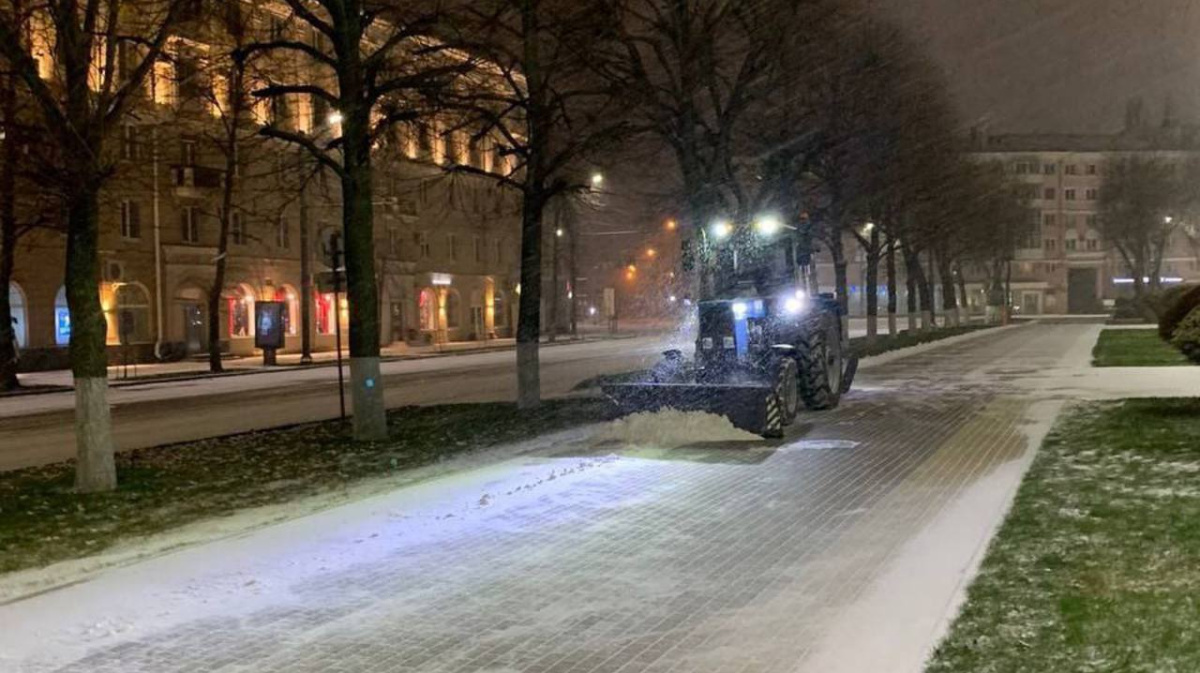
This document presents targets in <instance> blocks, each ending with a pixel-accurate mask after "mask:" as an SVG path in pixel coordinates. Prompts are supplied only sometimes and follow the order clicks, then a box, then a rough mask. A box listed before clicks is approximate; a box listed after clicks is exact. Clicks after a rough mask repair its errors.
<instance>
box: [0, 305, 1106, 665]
mask: <svg viewBox="0 0 1200 673" xmlns="http://www.w3.org/2000/svg"><path fill="white" fill-rule="evenodd" d="M1091 329H1092V327H1091V326H1087V325H1035V326H1030V327H1022V328H1018V329H1013V330H1004V331H996V332H994V333H985V334H984V335H982V336H979V337H975V338H971V339H964V340H961V341H956V342H954V343H951V344H947V345H944V346H943V347H940V348H932V349H927V350H923V351H920V352H915V353H912V354H909V355H908V356H907V357H902V358H897V359H892V360H890V361H886V362H882V363H881V364H879V365H878V366H872V367H869V368H867V369H866V370H865V371H864V372H863V373H862V377H863V378H862V386H861V388H860V389H859V390H858V391H856V392H854V393H852V394H851V395H850V396H848V398H847V399H846V400H845V403H844V404H843V406H842V407H841V408H840V409H838V410H837V411H834V412H829V413H824V414H812V415H806V416H803V417H802V418H801V419H800V423H799V424H798V425H796V426H793V428H792V429H791V430H790V432H789V436H788V438H786V439H785V440H783V441H780V442H764V441H759V440H754V439H750V438H745V437H741V436H734V435H732V434H725V432H726V431H727V429H720V428H717V427H716V426H707V425H704V423H703V422H697V423H696V424H694V425H692V426H688V427H686V428H685V430H684V431H683V435H684V436H683V437H682V439H681V438H680V437H679V435H678V434H677V433H672V431H671V429H670V428H671V427H678V425H679V424H678V422H677V421H678V419H668V420H669V421H670V423H668V425H669V426H670V427H667V428H664V427H663V426H662V425H661V424H657V425H656V424H655V423H654V422H653V419H649V421H650V422H649V424H648V426H647V425H644V424H645V423H647V420H646V419H643V420H636V419H635V420H632V421H627V422H625V423H624V424H621V423H618V424H614V425H610V426H604V427H593V428H589V429H586V430H581V431H575V432H570V433H565V434H562V435H558V436H554V437H552V438H544V439H543V440H541V441H540V442H535V443H531V444H523V445H519V446H516V447H507V448H506V449H504V450H503V451H501V452H499V453H492V454H490V455H487V456H483V457H481V458H478V459H476V460H475V461H472V462H469V463H455V464H452V465H448V466H443V469H442V470H440V471H438V472H436V473H430V474H428V475H426V476H428V477H429V478H428V479H426V480H424V481H421V482H419V483H416V484H412V485H408V486H406V487H403V488H395V486H396V484H381V485H379V490H378V491H375V492H373V494H366V493H363V494H355V497H357V496H359V495H364V496H369V497H365V498H364V499H360V500H357V501H356V502H351V503H349V504H345V505H342V506H340V507H336V508H334V509H329V510H325V511H321V512H318V513H315V514H312V515H310V516H306V517H304V518H300V519H296V520H293V521H290V522H287V523H282V524H279V525H275V526H270V527H265V528H259V529H255V530H252V531H250V532H248V533H245V534H241V535H236V536H233V537H226V538H224V539H220V540H217V541H214V542H212V543H209V544H206V545H202V546H195V547H191V548H188V549H184V550H182V551H179V552H176V553H172V554H168V555H165V556H158V557H156V558H151V559H148V560H145V561H142V562H138V563H136V564H133V565H128V566H125V567H121V568H116V569H111V570H108V571H104V572H101V573H100V574H98V575H97V576H95V577H93V578H91V579H89V580H87V581H84V582H81V583H79V584H76V585H73V586H69V587H65V588H62V589H59V590H56V591H51V592H48V593H44V594H41V595H38V596H35V597H32V598H29V599H26V600H21V601H18V602H13V603H9V604H6V605H0V670H5V671H8V670H13V671H19V672H22V673H24V672H29V673H32V672H40V671H52V670H61V671H80V672H82V671H114V672H116V671H120V672H121V673H138V672H141V671H146V672H154V673H169V672H171V671H288V672H293V671H339V670H345V671H365V670H389V671H391V670H395V671H401V670H402V671H429V672H431V673H432V672H441V673H450V672H454V671H521V672H523V673H538V672H539V671H540V672H548V671H579V672H585V671H586V672H596V673H600V672H605V671H607V672H613V671H651V672H662V671H687V672H693V671H698V672H704V671H814V672H816V671H820V672H821V673H829V672H830V671H856V672H858V671H862V672H871V673H874V672H876V671H916V670H919V668H920V666H921V663H922V661H923V660H924V657H925V654H926V652H927V651H928V649H929V648H930V647H931V646H932V645H933V643H934V642H936V638H937V637H938V635H939V633H940V632H941V629H943V628H944V627H945V624H946V622H947V620H948V619H949V617H950V616H951V615H952V613H953V610H954V606H955V605H956V604H957V600H958V598H959V596H960V592H961V589H962V587H963V586H964V585H965V583H966V582H967V581H968V579H969V578H970V575H971V572H972V569H973V567H974V564H975V563H976V562H977V560H978V558H979V555H980V554H981V552H982V549H983V546H984V545H985V543H986V541H987V539H988V537H989V536H990V534H991V532H992V530H993V528H994V527H995V525H996V524H997V523H998V522H999V520H1000V519H1001V517H1002V516H1003V513H1004V510H1005V508H1006V507H1007V503H1008V501H1009V495H1010V494H1011V491H1012V489H1013V488H1014V487H1015V485H1016V483H1017V482H1018V481H1019V479H1020V476H1021V474H1022V472H1023V470H1024V467H1025V465H1026V464H1027V462H1028V460H1029V458H1030V457H1031V455H1032V450H1031V449H1032V448H1033V447H1034V446H1035V445H1036V442H1037V441H1038V440H1039V437H1040V434H1041V433H1042V432H1044V431H1045V429H1046V427H1047V426H1048V423H1049V422H1050V420H1051V419H1052V418H1053V417H1054V415H1055V414H1056V412H1057V409H1058V408H1059V407H1060V406H1061V405H1062V404H1063V402H1064V401H1065V400H1066V399H1068V398H1070V397H1071V395H1074V394H1075V392H1074V391H1075V390H1076V389H1083V388H1084V386H1085V385H1086V383H1087V379H1086V377H1084V378H1075V377H1076V375H1078V374H1080V370H1079V367H1078V366H1077V364H1078V363H1077V362H1076V360H1077V359H1078V353H1079V351H1080V348H1081V346H1080V344H1082V343H1083V342H1084V341H1086V339H1087V333H1088V331H1089V330H1091ZM1088 348H1090V345H1089V346H1088ZM1063 388H1065V389H1066V392H1064V391H1063V390H1060V389H1063ZM701 439H702V440H705V441H695V440H701ZM676 440H679V441H676ZM50 572H53V570H51V571H50Z"/></svg>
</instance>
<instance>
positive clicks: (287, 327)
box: [275, 288, 300, 336]
mask: <svg viewBox="0 0 1200 673" xmlns="http://www.w3.org/2000/svg"><path fill="white" fill-rule="evenodd" d="M275 301H280V302H283V333H284V334H286V335H288V336H296V329H297V323H299V320H300V308H299V301H298V300H297V298H296V291H295V290H293V289H291V288H280V289H278V290H275ZM293 318H294V319H293Z"/></svg>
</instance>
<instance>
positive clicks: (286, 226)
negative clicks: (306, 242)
mask: <svg viewBox="0 0 1200 673" xmlns="http://www.w3.org/2000/svg"><path fill="white" fill-rule="evenodd" d="M275 247H277V248H279V249H280V250H287V249H289V248H291V247H292V225H291V222H288V219H287V218H286V217H284V216H282V215H280V216H279V220H277V221H276V222H275Z"/></svg>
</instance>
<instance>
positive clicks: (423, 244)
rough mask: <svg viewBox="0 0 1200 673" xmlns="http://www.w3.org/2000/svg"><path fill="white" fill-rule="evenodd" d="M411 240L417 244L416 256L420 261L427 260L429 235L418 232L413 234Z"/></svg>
mask: <svg viewBox="0 0 1200 673" xmlns="http://www.w3.org/2000/svg"><path fill="white" fill-rule="evenodd" d="M413 238H414V240H415V241H416V244H417V255H418V256H420V258H421V259H429V255H430V250H429V234H428V233H426V232H424V231H418V232H417V233H415V234H413Z"/></svg>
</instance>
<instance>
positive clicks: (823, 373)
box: [796, 318, 843, 411]
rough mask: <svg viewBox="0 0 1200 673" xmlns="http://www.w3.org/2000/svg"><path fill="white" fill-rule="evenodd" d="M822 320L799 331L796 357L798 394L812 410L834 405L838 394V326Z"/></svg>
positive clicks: (839, 366) (839, 381)
mask: <svg viewBox="0 0 1200 673" xmlns="http://www.w3.org/2000/svg"><path fill="white" fill-rule="evenodd" d="M833 320H836V318H832V319H830V320H824V321H822V323H821V324H818V325H815V326H814V327H813V328H812V329H810V330H808V331H807V332H804V333H802V334H801V335H800V338H799V342H798V343H797V344H796V357H797V360H799V362H800V398H801V399H803V400H804V406H806V407H808V408H809V409H811V410H812V411H824V410H826V409H834V408H837V405H838V402H839V401H840V400H841V397H842V371H843V369H842V365H843V363H842V340H841V335H840V331H841V328H840V327H839V326H838V325H837V324H836V323H835V322H833Z"/></svg>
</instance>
